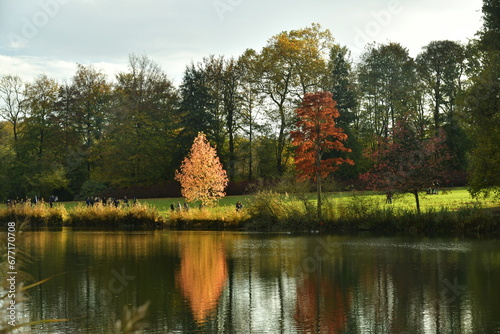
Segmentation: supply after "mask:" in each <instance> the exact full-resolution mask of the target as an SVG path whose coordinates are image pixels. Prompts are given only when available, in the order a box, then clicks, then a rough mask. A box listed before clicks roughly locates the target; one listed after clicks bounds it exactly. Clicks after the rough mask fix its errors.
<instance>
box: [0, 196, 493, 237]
mask: <svg viewBox="0 0 500 334" xmlns="http://www.w3.org/2000/svg"><path fill="white" fill-rule="evenodd" d="M421 196H422V198H421V212H420V213H418V212H417V211H416V209H415V206H414V204H413V197H412V195H411V194H408V195H398V196H395V197H394V198H393V199H392V200H393V203H392V204H387V202H386V201H387V198H386V195H385V194H380V193H375V192H341V193H328V194H326V195H325V196H324V198H323V203H322V206H323V210H322V216H321V218H319V217H318V215H317V202H316V196H315V194H313V193H287V192H282V193H279V192H276V191H274V190H265V191H260V192H258V193H256V194H254V195H247V196H228V197H225V198H224V199H223V200H221V201H220V202H219V206H216V207H202V208H200V207H199V206H198V205H196V203H195V204H192V205H191V206H190V207H188V208H189V209H187V210H186V209H185V208H184V205H182V204H181V203H182V199H180V198H163V199H151V200H139V201H138V202H137V203H136V204H135V205H130V206H125V205H123V204H122V205H120V206H119V207H115V206H113V205H107V206H104V205H102V204H95V205H94V206H86V205H84V203H82V202H67V203H59V204H57V205H55V206H54V207H53V208H50V207H49V205H48V204H37V205H34V206H31V205H29V204H23V205H16V206H12V207H8V208H7V207H6V206H3V207H1V208H0V221H1V222H2V223H4V222H8V221H16V222H26V223H27V224H28V226H30V227H33V228H42V227H62V226H67V227H73V228H92V229H174V230H186V229H187V230H193V229H210V230H257V231H301V232H303V231H307V232H311V231H313V232H331V233H355V232H360V231H372V232H377V233H384V234H395V233H401V234H412V235H414V234H422V235H450V236H452V235H453V236H495V237H497V236H500V235H499V233H500V228H499V227H500V226H499V225H500V203H499V202H498V200H495V199H482V200H478V199H474V198H472V197H471V196H470V194H469V193H468V191H467V190H466V189H464V188H453V189H447V191H444V192H443V191H441V192H440V193H439V194H437V195H436V194H432V195H431V194H425V193H424V194H422V195H421ZM238 202H239V203H242V205H243V208H242V209H240V210H237V209H236V203H238ZM178 204H181V205H180V207H181V209H178ZM172 207H173V209H172Z"/></svg>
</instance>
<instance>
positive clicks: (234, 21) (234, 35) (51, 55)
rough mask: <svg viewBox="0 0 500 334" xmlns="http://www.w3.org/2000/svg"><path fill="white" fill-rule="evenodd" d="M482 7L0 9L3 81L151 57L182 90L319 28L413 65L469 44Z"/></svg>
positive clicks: (315, 2) (40, 2) (340, 3)
mask: <svg viewBox="0 0 500 334" xmlns="http://www.w3.org/2000/svg"><path fill="white" fill-rule="evenodd" d="M481 7H482V0H350V1H348V0H309V1H292V0H266V1H264V0H183V1H181V0H0V75H4V74H12V75H19V76H21V77H22V78H23V79H26V80H33V79H34V78H35V77H36V76H37V75H39V74H42V73H45V74H47V75H49V76H50V77H53V78H55V79H57V80H63V79H67V80H70V79H71V77H72V76H73V74H74V73H75V71H76V65H75V64H76V63H80V64H84V65H86V64H91V63H92V64H95V66H96V67H97V68H100V69H102V70H103V71H104V72H105V73H107V74H108V75H109V76H110V79H114V75H115V74H116V73H117V72H119V71H126V70H127V62H128V57H129V54H131V53H135V54H146V55H148V56H149V57H150V58H151V59H153V60H155V61H156V62H158V63H159V64H160V65H161V66H162V68H163V69H164V70H165V72H166V73H167V74H168V76H169V77H170V78H171V79H172V80H174V82H176V83H177V84H178V83H180V81H181V79H182V72H183V70H184V68H185V66H186V65H187V64H189V63H190V62H191V61H195V62H198V61H200V60H201V59H202V58H203V57H204V56H208V55H210V54H215V55H226V56H228V57H229V56H234V57H238V56H239V55H240V54H241V53H242V52H243V51H244V50H245V49H247V48H253V49H256V50H260V49H261V48H262V47H263V46H264V45H265V44H266V42H267V40H268V39H269V38H270V37H272V36H273V35H276V34H278V33H279V32H281V31H288V30H293V29H299V28H304V27H307V26H310V25H311V23H313V22H314V23H319V24H321V26H322V27H323V28H324V29H329V30H330V31H331V32H332V34H333V36H334V37H335V39H336V41H337V42H338V43H339V44H341V45H346V46H348V47H349V48H350V49H351V51H352V53H353V56H354V58H356V57H357V56H358V55H359V54H360V53H361V52H362V50H363V48H364V46H365V44H366V43H368V42H373V41H376V42H379V43H386V42H389V41H391V42H399V43H401V44H402V45H403V46H405V47H407V48H408V49H409V51H410V55H411V56H416V55H417V54H418V53H419V52H420V50H421V48H422V47H423V46H425V45H427V44H428V43H429V42H431V41H433V40H443V39H449V40H454V41H461V42H464V43H465V42H467V39H470V38H473V37H474V35H475V33H476V32H477V31H478V29H479V28H480V27H481V25H482V21H481V16H482V14H481Z"/></svg>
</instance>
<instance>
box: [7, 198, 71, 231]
mask: <svg viewBox="0 0 500 334" xmlns="http://www.w3.org/2000/svg"><path fill="white" fill-rule="evenodd" d="M67 215H68V212H67V211H66V208H65V207H64V206H62V205H56V206H54V207H53V208H51V207H50V206H49V205H48V204H45V203H38V204H36V205H31V204H29V203H26V204H17V205H12V206H9V207H3V208H0V222H2V223H7V222H17V223H24V224H25V225H26V227H61V226H63V223H64V221H65V219H66V218H67Z"/></svg>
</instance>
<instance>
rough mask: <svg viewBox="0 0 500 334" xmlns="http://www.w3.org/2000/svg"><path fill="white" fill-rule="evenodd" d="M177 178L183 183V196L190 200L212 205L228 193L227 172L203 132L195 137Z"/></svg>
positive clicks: (176, 175) (176, 173) (177, 173)
mask: <svg viewBox="0 0 500 334" xmlns="http://www.w3.org/2000/svg"><path fill="white" fill-rule="evenodd" d="M175 179H176V180H177V181H179V182H180V183H181V193H182V196H183V197H184V198H185V199H186V201H188V202H195V201H201V203H202V204H203V205H204V206H205V205H209V206H210V205H212V204H213V203H214V202H215V201H216V200H218V199H219V198H222V197H224V196H225V195H226V193H225V192H224V190H225V189H226V187H227V183H228V178H227V173H226V171H225V170H224V169H223V168H222V164H221V162H220V160H219V157H218V156H217V152H216V150H215V148H214V147H212V146H211V145H210V143H209V142H208V140H207V138H206V137H205V134H204V133H203V132H199V133H198V136H197V137H196V138H195V139H194V142H193V146H191V150H190V151H189V154H188V156H187V157H185V158H184V160H183V161H182V164H181V167H180V171H179V170H176V171H175Z"/></svg>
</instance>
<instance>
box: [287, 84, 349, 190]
mask: <svg viewBox="0 0 500 334" xmlns="http://www.w3.org/2000/svg"><path fill="white" fill-rule="evenodd" d="M335 105H336V102H335V101H334V100H333V99H332V93H330V92H317V93H309V94H306V95H304V99H303V101H302V106H301V107H300V108H298V109H297V110H296V114H297V117H298V121H297V124H296V125H297V128H298V130H297V131H293V132H292V133H291V137H292V144H293V145H294V146H295V165H296V168H297V170H298V171H299V175H300V177H301V178H303V179H308V178H313V179H314V180H315V181H317V179H318V177H321V178H325V177H326V176H327V175H328V174H329V173H331V172H334V171H336V170H337V169H339V167H338V165H340V164H343V163H348V164H353V161H352V160H351V159H344V158H328V159H323V156H324V154H325V153H327V152H332V151H343V152H350V151H351V150H350V149H348V148H346V147H344V144H343V143H342V142H343V141H345V140H346V139H347V134H345V133H344V132H343V130H342V129H341V128H337V127H336V126H335V118H338V117H339V116H340V114H339V112H338V110H337V108H335Z"/></svg>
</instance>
